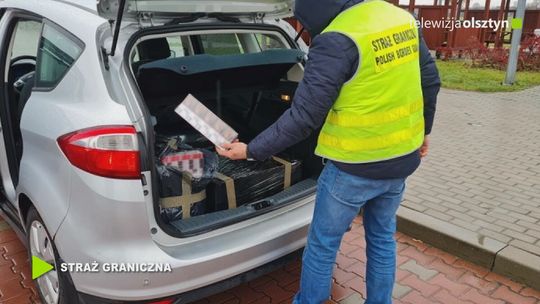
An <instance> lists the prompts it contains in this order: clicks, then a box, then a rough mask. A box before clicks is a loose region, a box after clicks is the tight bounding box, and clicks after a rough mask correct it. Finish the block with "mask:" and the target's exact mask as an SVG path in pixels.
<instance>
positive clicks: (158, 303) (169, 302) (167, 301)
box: [148, 299, 174, 304]
mask: <svg viewBox="0 0 540 304" xmlns="http://www.w3.org/2000/svg"><path fill="white" fill-rule="evenodd" d="M173 303H174V299H165V300H160V301H154V302H148V304H173Z"/></svg>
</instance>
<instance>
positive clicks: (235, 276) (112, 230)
mask: <svg viewBox="0 0 540 304" xmlns="http://www.w3.org/2000/svg"><path fill="white" fill-rule="evenodd" d="M291 2H292V1H287V0H252V1H247V0H236V1H219V0H159V1H158V0H98V1H96V0H0V75H2V77H3V81H2V89H1V90H0V92H1V97H0V98H1V102H0V105H1V106H0V119H1V136H0V174H1V178H2V189H1V190H2V191H1V193H2V195H3V198H2V200H1V201H0V206H1V209H2V213H3V216H4V217H5V218H6V219H7V220H8V221H9V222H10V224H11V225H12V226H13V227H14V228H16V230H17V231H18V232H19V234H20V236H21V238H22V239H23V240H25V242H26V243H27V244H28V250H29V254H30V255H32V256H36V257H37V258H40V259H42V260H44V261H46V262H49V263H50V264H52V265H53V266H54V269H53V270H52V271H49V272H47V273H45V274H44V275H42V276H40V277H39V278H37V279H36V284H37V287H38V290H39V294H40V296H41V299H42V301H43V302H44V303H64V304H65V303H69V304H72V303H124V302H132V301H133V302H137V303H185V302H189V301H193V300H196V299H200V298H201V297H203V296H205V295H208V294H211V293H215V292H219V291H221V290H224V289H227V288H230V287H232V286H234V285H237V284H239V283H241V282H244V281H246V280H249V279H252V278H254V277H256V276H257V275H260V274H261V273H264V272H266V271H269V270H270V269H273V268H274V267H276V266H277V265H280V264H281V263H282V262H283V261H285V260H287V259H288V258H290V257H291V256H294V255H297V254H298V252H299V251H300V250H301V249H302V248H303V246H304V245H305V242H306V232H307V227H308V225H309V223H310V221H311V215H312V211H313V205H314V203H313V202H314V195H315V189H316V182H315V181H316V178H317V176H318V174H319V173H320V171H321V167H322V165H321V161H320V159H317V158H316V157H314V156H313V154H312V151H313V147H314V145H315V142H316V136H312V137H310V138H309V139H307V140H306V141H305V142H303V143H301V144H299V145H297V146H295V147H293V148H291V149H290V150H289V151H288V152H287V153H289V155H292V156H293V157H294V158H295V159H296V160H299V161H301V162H302V166H303V167H302V171H301V172H300V173H299V175H298V176H297V177H296V180H295V182H294V183H293V184H292V185H291V186H290V187H287V188H283V189H280V190H279V191H278V192H277V193H273V194H272V195H269V196H268V197H265V198H262V199H257V200H256V201H253V202H244V203H243V204H241V205H238V206H237V208H227V209H225V210H207V212H205V214H204V215H200V216H193V217H190V218H187V217H185V218H176V219H173V220H166V219H165V218H164V217H163V212H162V211H163V206H161V205H160V200H161V198H160V196H161V195H162V193H161V192H160V191H161V190H160V189H161V188H162V183H163V180H161V176H160V173H159V170H157V165H156V155H157V154H158V153H159V151H158V150H159V149H160V147H159V144H158V143H159V142H161V140H162V139H163V138H164V137H165V138H167V136H176V135H178V136H180V135H182V134H183V133H184V132H185V131H186V129H185V127H186V126H185V124H184V122H182V120H181V119H180V118H179V117H178V116H176V114H175V113H174V108H175V107H176V106H177V105H178V104H179V103H180V102H181V101H182V100H183V98H184V97H185V96H186V95H187V94H193V95H194V96H196V97H197V98H198V99H200V100H201V101H203V102H204V103H205V104H207V105H213V106H215V109H214V110H215V111H216V113H219V114H222V115H223V117H226V119H225V118H224V120H226V122H227V123H229V124H231V126H233V127H234V128H235V129H236V130H237V131H238V132H239V133H240V136H241V137H242V136H243V138H241V139H242V140H249V139H250V138H253V137H254V136H256V135H257V134H258V133H259V132H261V131H262V130H264V129H265V128H266V127H268V126H269V125H270V124H271V123H272V122H273V121H275V120H276V119H277V117H279V115H281V113H283V111H285V110H286V109H287V108H288V107H289V105H290V101H291V100H292V96H293V94H294V90H295V89H296V85H297V84H298V82H299V81H300V79H301V78H302V75H303V64H304V59H305V52H306V46H305V44H304V43H303V42H302V41H301V40H299V39H298V37H296V36H297V35H296V31H295V29H294V28H293V27H292V26H291V25H289V23H287V22H286V21H284V20H283V19H282V18H285V17H289V16H291V15H292V4H291ZM178 187H181V185H180V184H178ZM237 187H242V185H237ZM254 191H258V189H257V188H255V189H254ZM105 265H108V267H107V268H106V267H104V266H105ZM111 265H116V266H118V265H120V266H118V267H116V268H114V267H111ZM126 265H128V266H129V265H131V266H133V265H135V266H136V267H138V266H137V265H147V266H148V265H154V266H156V265H157V266H161V267H163V265H165V266H166V267H164V268H159V267H157V266H156V269H158V271H151V270H150V269H146V268H144V269H143V268H142V267H141V268H138V269H135V270H133V269H131V270H130V269H129V268H125V267H127V266H126ZM90 266H91V267H90ZM94 266H96V267H94ZM123 267H124V268H123Z"/></svg>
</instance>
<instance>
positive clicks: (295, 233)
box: [55, 195, 314, 301]
mask: <svg viewBox="0 0 540 304" xmlns="http://www.w3.org/2000/svg"><path fill="white" fill-rule="evenodd" d="M82 197H84V196H82ZM80 203H81V201H79V202H78V203H77V204H76V205H79V204H80ZM83 203H84V202H83ZM85 204H92V205H94V206H96V205H98V204H104V206H107V207H108V209H109V212H106V213H105V212H99V215H100V218H99V219H96V217H93V216H92V215H91V214H89V212H92V211H89V209H88V208H84V212H82V210H81V211H78V210H77V206H76V205H72V208H71V210H70V213H69V214H68V217H67V218H66V219H65V221H64V223H63V224H62V225H61V227H60V229H59V231H58V233H57V235H56V236H55V244H56V245H57V247H58V249H59V253H60V255H61V258H62V259H63V260H64V261H65V262H67V263H83V264H86V263H93V262H95V263H97V264H99V265H103V264H105V263H130V264H137V263H153V264H162V265H163V264H167V265H169V266H170V268H171V271H170V272H103V271H99V272H77V271H70V276H71V278H72V280H73V283H74V285H75V288H76V289H77V290H78V291H79V292H80V293H83V294H86V295H91V296H94V297H98V298H104V299H112V300H117V301H146V300H151V299H159V298H165V297H170V296H174V295H179V294H184V293H186V292H190V291H193V290H198V289H200V288H203V287H206V286H209V285H212V284H215V283H218V282H221V281H224V280H227V279H230V278H233V277H236V276H238V275H241V274H243V273H246V272H250V271H252V270H253V269H257V268H259V267H261V266H263V265H265V264H268V263H270V262H272V261H275V260H278V259H280V258H281V257H284V256H286V255H288V254H290V253H292V252H295V251H297V250H299V249H301V248H303V247H304V245H305V243H306V235H307V229H308V226H309V223H310V222H311V217H312V214H313V206H314V195H311V196H310V197H306V198H303V199H301V200H299V201H298V202H294V203H292V204H290V205H288V206H285V207H284V208H281V209H278V210H275V211H272V212H270V213H267V214H263V215H261V216H258V217H256V218H252V219H249V220H246V221H244V222H241V223H238V224H234V225H231V226H228V227H224V228H221V229H217V230H215V231H211V232H209V233H205V234H201V235H198V236H195V237H192V238H186V239H178V244H168V245H166V246H165V245H160V244H158V243H157V242H156V241H154V240H153V239H152V236H151V233H150V228H149V227H148V225H147V224H145V223H147V219H146V217H147V216H148V214H147V213H146V207H145V206H144V203H143V202H140V203H138V202H133V201H132V202H124V201H122V200H119V201H118V200H116V201H114V200H112V201H111V200H108V201H106V202H102V201H101V200H93V201H92V202H87V203H85ZM116 205H119V206H120V207H119V210H117V212H115V211H114V210H113V206H116ZM104 206H103V208H105V207H104ZM96 208H101V207H96ZM102 210H104V209H102ZM119 215H120V216H122V217H123V218H124V217H126V216H128V215H129V218H130V219H131V220H130V222H129V223H127V222H126V221H123V223H121V224H120V223H118V218H117V216H119ZM95 216H97V214H96V215H95ZM89 217H90V218H91V219H93V220H87V218H89Z"/></svg>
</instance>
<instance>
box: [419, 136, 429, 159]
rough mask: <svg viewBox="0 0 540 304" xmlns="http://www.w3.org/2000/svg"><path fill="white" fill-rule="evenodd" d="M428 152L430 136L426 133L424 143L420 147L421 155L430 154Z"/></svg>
mask: <svg viewBox="0 0 540 304" xmlns="http://www.w3.org/2000/svg"><path fill="white" fill-rule="evenodd" d="M428 153H429V136H428V135H426V136H424V143H423V144H422V146H421V147H420V157H421V158H424V157H426V156H427V155H428Z"/></svg>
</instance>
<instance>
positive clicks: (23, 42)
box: [9, 20, 41, 60]
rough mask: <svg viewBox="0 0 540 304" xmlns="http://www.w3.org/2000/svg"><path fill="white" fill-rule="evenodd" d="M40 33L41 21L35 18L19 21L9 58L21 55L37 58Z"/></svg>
mask: <svg viewBox="0 0 540 304" xmlns="http://www.w3.org/2000/svg"><path fill="white" fill-rule="evenodd" d="M40 34H41V22H38V21H34V20H20V21H18V22H17V25H16V27H15V30H14V36H13V44H12V48H11V55H10V57H9V59H11V60H13V59H15V58H17V57H21V56H33V57H34V58H35V56H36V52H37V49H38V41H39V36H40Z"/></svg>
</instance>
